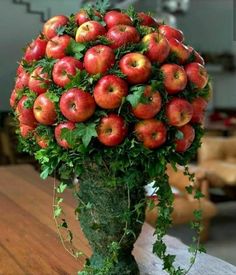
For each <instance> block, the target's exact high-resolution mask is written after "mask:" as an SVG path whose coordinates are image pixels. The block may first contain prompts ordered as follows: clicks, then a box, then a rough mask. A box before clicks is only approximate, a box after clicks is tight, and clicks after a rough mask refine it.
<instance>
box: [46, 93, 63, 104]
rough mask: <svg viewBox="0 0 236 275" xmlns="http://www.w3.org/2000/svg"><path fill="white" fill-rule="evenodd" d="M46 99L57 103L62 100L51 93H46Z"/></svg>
mask: <svg viewBox="0 0 236 275" xmlns="http://www.w3.org/2000/svg"><path fill="white" fill-rule="evenodd" d="M46 97H47V98H48V99H50V100H51V101H53V102H55V103H57V102H59V100H60V97H59V96H58V95H56V94H55V93H53V92H51V91H50V92H47V93H46Z"/></svg>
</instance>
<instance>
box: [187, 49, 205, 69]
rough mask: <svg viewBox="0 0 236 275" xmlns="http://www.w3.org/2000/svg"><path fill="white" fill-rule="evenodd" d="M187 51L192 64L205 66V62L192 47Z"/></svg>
mask: <svg viewBox="0 0 236 275" xmlns="http://www.w3.org/2000/svg"><path fill="white" fill-rule="evenodd" d="M188 50H189V52H190V54H193V56H194V62H197V63H199V64H201V65H203V66H204V65H205V61H204V59H203V57H202V56H201V55H200V54H199V53H198V52H197V51H196V50H194V48H193V47H191V46H188Z"/></svg>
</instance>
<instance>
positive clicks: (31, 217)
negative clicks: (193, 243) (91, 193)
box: [0, 165, 236, 275]
mask: <svg viewBox="0 0 236 275" xmlns="http://www.w3.org/2000/svg"><path fill="white" fill-rule="evenodd" d="M53 184H54V180H53V179H48V180H46V181H42V180H41V179H40V178H39V174H38V173H37V172H36V171H35V170H34V169H33V168H32V167H31V166H29V165H17V166H5V167H0V275H57V274H58V275H64V274H70V275H72V274H73V275H76V274H77V271H78V270H81V269H82V267H83V264H84V261H83V260H79V261H77V260H75V259H74V258H73V257H71V256H70V255H69V254H68V253H67V252H66V251H65V250H64V248H63V247H62V245H61V243H60V240H59V237H58V234H57V229H56V226H55V224H54V222H53V217H52V193H53ZM75 205H76V202H75V201H74V199H73V197H72V196H71V194H70V193H69V192H67V193H66V194H65V203H64V209H65V213H66V217H67V220H68V221H70V223H69V224H70V226H71V229H72V231H73V232H75V236H76V237H75V246H76V247H77V248H79V249H80V250H82V251H83V252H84V253H85V254H86V255H87V256H89V255H91V250H90V248H89V245H88V242H87V240H86V239H85V238H84V236H83V233H82V231H81V229H80V226H79V222H78V221H76V220H75V217H74V207H75ZM153 232H154V229H153V228H152V227H151V226H149V225H148V224H144V226H143V230H142V234H141V235H140V237H139V239H138V241H137V243H136V245H135V249H134V252H133V254H134V255H135V258H136V260H137V262H138V263H139V267H140V270H141V274H142V275H162V274H166V273H164V272H163V271H162V270H161V269H162V263H161V261H160V260H159V259H158V258H157V257H155V256H154V255H153V254H152V252H151V249H152V244H153V243H154V241H155V239H154V237H153ZM166 242H167V244H168V246H169V249H170V252H171V253H174V254H177V262H178V264H180V265H181V266H187V265H188V259H189V255H188V253H187V247H186V246H185V245H184V244H182V243H181V242H180V241H179V240H177V239H175V238H172V237H167V238H166ZM219 271H220V272H221V273H218V272H219ZM201 273H202V274H209V275H218V274H219V275H220V274H224V275H235V274H236V268H235V267H234V266H232V265H230V264H228V263H225V262H223V261H221V260H219V259H216V258H214V257H211V256H208V255H205V254H204V255H203V256H202V255H201V256H199V258H198V261H197V264H196V265H195V266H194V268H193V269H192V271H191V272H190V273H189V274H192V275H196V274H201ZM121 275H122V274H121Z"/></svg>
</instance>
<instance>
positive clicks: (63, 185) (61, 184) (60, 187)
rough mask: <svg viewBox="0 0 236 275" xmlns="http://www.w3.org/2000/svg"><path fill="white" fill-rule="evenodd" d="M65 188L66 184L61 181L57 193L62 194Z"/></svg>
mask: <svg viewBox="0 0 236 275" xmlns="http://www.w3.org/2000/svg"><path fill="white" fill-rule="evenodd" d="M66 188H67V184H65V183H63V182H61V183H60V184H59V185H58V187H57V193H59V194H62V193H64V191H65V190H66Z"/></svg>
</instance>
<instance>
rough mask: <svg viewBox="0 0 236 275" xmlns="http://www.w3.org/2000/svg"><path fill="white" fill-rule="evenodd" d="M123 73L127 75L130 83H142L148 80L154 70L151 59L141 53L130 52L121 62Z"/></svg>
mask: <svg viewBox="0 0 236 275" xmlns="http://www.w3.org/2000/svg"><path fill="white" fill-rule="evenodd" d="M119 66H120V69H121V71H122V73H123V74H125V75H126V76H127V80H128V82H129V83H130V84H141V83H145V82H147V81H148V79H149V78H150V76H151V72H152V65H151V62H150V61H149V59H148V58H147V57H146V56H144V55H143V54H141V53H128V54H126V55H124V56H123V57H122V58H121V60H120V63H119Z"/></svg>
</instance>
